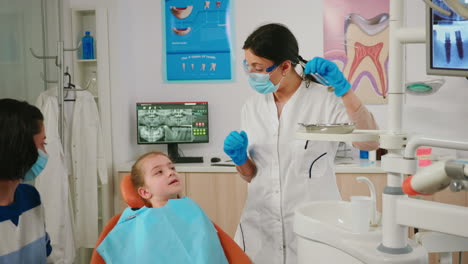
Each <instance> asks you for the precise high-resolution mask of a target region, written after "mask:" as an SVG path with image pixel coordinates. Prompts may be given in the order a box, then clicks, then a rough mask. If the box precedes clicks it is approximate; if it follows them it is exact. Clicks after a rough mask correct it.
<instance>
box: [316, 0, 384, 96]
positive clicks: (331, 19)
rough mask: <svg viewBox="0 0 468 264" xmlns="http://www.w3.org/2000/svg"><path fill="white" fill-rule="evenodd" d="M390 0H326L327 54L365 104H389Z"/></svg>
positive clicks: (325, 43) (325, 49)
mask: <svg viewBox="0 0 468 264" xmlns="http://www.w3.org/2000/svg"><path fill="white" fill-rule="evenodd" d="M389 9H390V7H389V0H379V1H375V0H327V1H324V23H323V25H324V28H323V31H324V57H325V58H327V59H329V60H332V61H333V62H335V63H336V64H337V65H338V66H339V67H340V69H341V70H342V71H343V73H344V75H345V76H346V78H347V79H348V81H349V82H350V83H351V88H352V89H353V90H354V92H355V93H356V95H357V96H358V97H359V98H360V99H361V100H362V102H363V103H364V104H386V103H387V98H386V97H387V93H388V67H387V66H388V45H389V41H388V38H389Z"/></svg>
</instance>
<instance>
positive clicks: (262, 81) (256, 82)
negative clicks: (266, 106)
mask: <svg viewBox="0 0 468 264" xmlns="http://www.w3.org/2000/svg"><path fill="white" fill-rule="evenodd" d="M243 66H244V70H245V72H246V73H247V75H248V77H249V84H250V86H251V87H252V88H253V89H254V90H255V91H257V92H258V93H261V94H268V93H273V92H276V90H278V87H279V86H280V83H281V80H282V79H283V78H281V80H280V81H279V82H278V84H277V85H274V84H273V83H272V82H271V81H270V76H271V74H272V73H273V72H274V71H276V69H278V67H277V65H276V64H273V65H272V66H270V67H268V68H267V69H266V70H265V71H266V72H267V73H257V72H252V68H251V67H250V66H249V65H248V64H247V61H246V60H244V63H243Z"/></svg>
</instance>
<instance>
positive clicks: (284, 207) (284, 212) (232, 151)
mask: <svg viewBox="0 0 468 264" xmlns="http://www.w3.org/2000/svg"><path fill="white" fill-rule="evenodd" d="M243 49H244V52H245V60H244V67H245V69H246V72H247V74H248V75H249V76H248V78H249V84H250V86H251V87H252V88H253V89H254V90H255V91H257V92H258V93H259V95H257V96H254V97H252V98H249V99H248V101H247V102H246V103H245V105H244V106H243V108H242V118H241V120H242V131H240V132H238V131H232V132H231V133H230V134H229V135H228V136H227V137H226V139H225V141H224V151H225V152H226V154H228V155H229V156H230V157H231V158H232V160H233V161H234V163H235V164H236V168H237V171H238V172H239V173H240V175H241V177H242V178H243V179H244V180H246V181H247V182H249V185H248V197H247V201H246V204H245V207H244V211H243V214H242V217H241V220H240V224H239V226H238V229H237V232H236V236H235V240H236V242H237V243H238V244H239V245H240V247H241V248H243V249H244V250H245V252H246V253H247V255H248V256H249V257H250V258H251V259H252V261H253V262H254V263H256V264H280V263H281V264H290V263H291V264H292V263H296V262H297V259H296V258H297V257H296V241H295V235H294V232H293V217H294V210H295V208H296V207H297V206H299V205H300V204H303V203H307V202H310V201H317V200H340V199H341V197H340V193H339V190H338V187H337V184H336V177H335V172H334V158H335V154H336V150H337V145H338V143H337V142H327V141H308V140H299V139H295V137H294V133H295V131H297V129H298V128H299V125H298V123H306V124H318V123H345V122H354V123H355V124H356V127H357V128H359V129H377V124H376V122H375V120H374V118H373V116H372V114H371V113H370V112H369V111H367V109H366V107H365V106H364V105H363V104H362V103H361V101H360V100H359V98H358V97H357V96H356V95H355V94H354V92H353V90H352V89H350V86H351V85H350V84H349V83H348V81H347V80H346V79H345V78H344V76H343V74H342V73H341V71H340V70H339V69H338V67H337V66H336V65H335V64H334V63H333V62H330V61H328V60H325V59H323V58H319V57H316V58H314V59H313V60H311V61H309V62H307V61H305V60H304V59H302V57H300V56H299V51H298V44H297V41H296V38H295V37H294V35H293V34H292V33H291V32H290V31H289V29H287V28H286V27H285V26H283V25H281V24H267V25H264V26H261V27H259V28H258V29H256V30H255V31H254V32H253V33H251V35H250V36H249V37H248V38H247V40H246V41H245V42H244V46H243ZM300 62H303V63H307V64H306V65H305V69H304V73H305V74H308V73H319V74H320V75H322V76H323V77H324V78H325V79H326V80H327V81H328V82H329V84H330V85H331V86H333V87H334V89H335V90H334V93H330V92H328V91H327V89H326V87H324V86H322V85H320V84H318V83H316V82H315V79H313V77H311V76H310V75H308V76H307V77H303V76H301V75H299V74H298V73H297V72H296V70H295V66H296V65H297V64H299V63H300ZM354 146H356V147H358V148H360V149H364V150H373V149H376V148H377V147H378V143H377V142H360V143H355V144H354Z"/></svg>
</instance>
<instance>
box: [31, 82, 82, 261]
mask: <svg viewBox="0 0 468 264" xmlns="http://www.w3.org/2000/svg"><path fill="white" fill-rule="evenodd" d="M36 105H37V107H38V108H39V109H40V110H41V112H42V114H43V115H44V126H45V130H46V137H47V138H46V143H47V145H46V146H45V148H46V151H47V153H48V154H49V159H48V161H47V165H46V167H45V169H44V170H43V171H42V173H41V174H40V175H39V176H38V177H37V178H36V181H35V186H36V188H37V190H38V191H39V193H40V194H41V200H42V203H43V205H44V209H45V221H46V228H47V232H48V233H49V235H50V239H51V245H52V253H51V255H50V256H49V258H48V260H49V261H52V263H55V264H60V263H65V264H68V263H72V262H73V260H74V258H75V241H74V235H73V226H72V217H71V215H72V212H71V207H70V206H69V204H70V203H69V202H68V201H69V182H68V171H67V169H66V166H65V161H64V154H63V147H62V143H61V141H60V136H59V133H58V102H57V87H55V88H52V89H49V90H48V91H46V92H43V93H41V95H40V96H39V97H38V99H37V101H36Z"/></svg>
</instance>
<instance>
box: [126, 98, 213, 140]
mask: <svg viewBox="0 0 468 264" xmlns="http://www.w3.org/2000/svg"><path fill="white" fill-rule="evenodd" d="M141 104H155V105H168V104H173V105H177V104H179V105H180V104H206V106H207V107H206V109H207V110H208V112H207V113H206V115H207V116H208V121H207V128H208V130H207V140H206V141H196V142H193V141H190V142H189V141H160V142H140V137H139V131H138V110H137V109H138V105H141ZM135 109H136V111H135V114H136V133H137V134H136V137H137V144H138V145H163V144H202V143H210V121H209V117H210V115H209V113H210V110H209V104H208V102H207V101H196V102H192V101H190V102H189V101H187V102H137V103H136V104H135Z"/></svg>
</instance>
